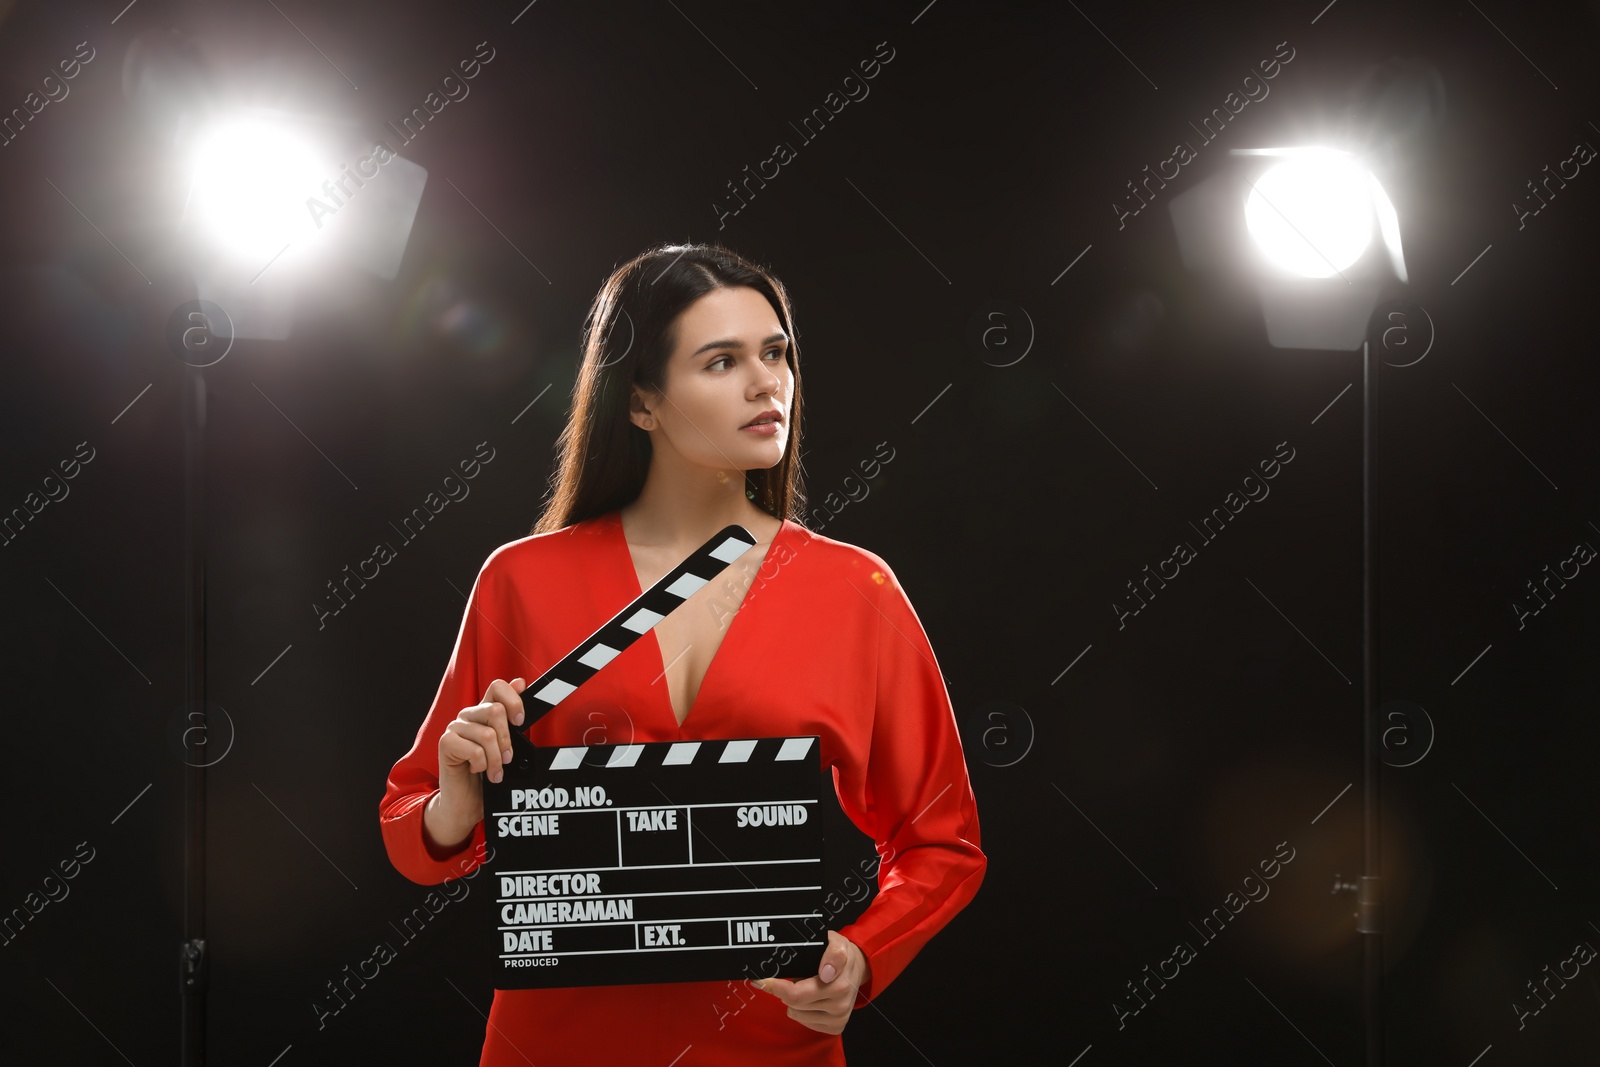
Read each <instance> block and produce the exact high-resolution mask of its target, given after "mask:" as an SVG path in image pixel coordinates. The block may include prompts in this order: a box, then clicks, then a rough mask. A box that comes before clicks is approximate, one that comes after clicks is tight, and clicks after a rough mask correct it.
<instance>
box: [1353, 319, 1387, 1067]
mask: <svg viewBox="0 0 1600 1067" xmlns="http://www.w3.org/2000/svg"><path fill="white" fill-rule="evenodd" d="M1361 352H1362V372H1361V373H1362V396H1361V675H1362V677H1361V703H1362V722H1363V734H1362V760H1361V779H1362V797H1361V802H1362V822H1363V833H1362V837H1363V849H1364V853H1365V855H1364V869H1365V872H1366V873H1365V874H1363V875H1362V877H1361V885H1360V892H1359V894H1358V896H1357V911H1356V929H1357V930H1358V931H1359V932H1360V933H1361V941H1362V991H1361V992H1362V997H1361V1001H1362V1013H1363V1016H1364V1018H1365V1026H1366V1063H1367V1067H1382V1065H1383V908H1382V896H1381V893H1380V888H1381V883H1380V882H1379V873H1380V870H1381V867H1382V853H1381V850H1380V840H1379V831H1380V829H1381V827H1380V813H1381V808H1380V807H1379V804H1378V772H1379V766H1378V756H1379V750H1378V745H1379V741H1380V735H1381V724H1380V723H1379V722H1378V718H1377V715H1378V711H1377V709H1378V491H1377V490H1378V487H1377V464H1376V456H1375V451H1374V450H1375V444H1376V442H1375V441H1374V434H1373V425H1374V421H1375V418H1376V408H1377V393H1378V365H1377V358H1376V357H1374V355H1373V352H1372V344H1371V342H1370V340H1368V341H1364V342H1362V345H1361Z"/></svg>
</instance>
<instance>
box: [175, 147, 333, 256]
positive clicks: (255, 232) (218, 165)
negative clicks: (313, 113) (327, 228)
mask: <svg viewBox="0 0 1600 1067" xmlns="http://www.w3.org/2000/svg"><path fill="white" fill-rule="evenodd" d="M191 168H192V169H191V172H190V174H191V185H190V192H189V205H188V208H189V211H191V212H193V217H194V222H195V224H196V225H197V226H199V227H200V228H201V230H202V231H203V233H204V235H205V237H206V238H207V239H208V240H209V241H210V242H211V243H212V244H213V245H214V246H215V247H216V248H217V250H218V251H219V252H221V253H222V254H224V255H226V256H228V257H229V258H231V259H234V260H237V261H240V262H243V263H253V264H256V265H257V266H261V265H265V264H266V263H268V262H269V261H270V260H271V259H272V258H273V257H274V256H276V255H278V254H279V253H280V252H282V251H283V250H284V248H285V246H288V245H292V244H304V243H306V241H307V239H308V238H309V237H310V236H311V235H312V233H313V232H314V228H313V227H312V225H311V218H310V216H309V215H308V213H307V211H306V207H305V203H306V198H307V197H308V196H311V195H314V194H315V193H316V192H317V188H318V183H319V182H320V181H322V180H323V179H324V178H325V177H326V170H327V167H326V164H325V163H324V162H322V161H319V159H318V157H317V156H316V155H315V154H314V153H313V152H312V151H311V149H310V148H309V147H308V146H307V145H306V143H305V142H304V141H303V140H302V139H301V138H299V137H297V136H296V135H295V134H294V133H293V132H291V131H290V130H289V129H288V128H286V127H285V126H284V125H282V124H280V123H276V122H273V121H272V120H270V119H268V118H265V117H262V116H240V117H237V118H234V119H230V120H228V121H227V122H224V123H221V124H219V125H218V126H216V127H214V128H213V129H211V130H210V131H208V132H207V133H205V134H204V135H202V136H201V137H199V138H198V139H197V140H196V142H195V146H194V149H193V155H192V157H191Z"/></svg>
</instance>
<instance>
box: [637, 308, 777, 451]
mask: <svg viewBox="0 0 1600 1067" xmlns="http://www.w3.org/2000/svg"><path fill="white" fill-rule="evenodd" d="M788 351H789V338H788V336H787V335H786V334H785V333H784V331H783V326H782V324H781V323H780V321H779V319H778V314H777V312H776V311H774V310H773V307H772V305H771V304H769V303H768V302H767V298H766V297H764V296H762V295H761V294H760V293H759V292H757V291H756V290H754V289H751V288H749V287H748V286H742V285H741V286H732V287H728V286H724V287H722V288H719V289H713V290H711V292H709V293H706V294H705V295H704V296H702V297H700V299H698V300H696V301H695V302H694V303H693V304H690V305H689V306H688V307H687V308H685V309H684V311H683V312H682V313H681V314H680V315H679V316H678V322H677V335H676V345H675V347H674V349H673V352H672V355H671V356H669V357H668V359H667V367H666V376H665V377H666V385H665V394H666V395H665V396H656V395H650V394H646V393H644V392H642V391H641V390H640V388H639V387H638V386H635V387H634V397H633V402H632V408H631V411H630V413H629V418H630V419H632V421H633V423H634V424H635V425H637V426H644V425H645V423H646V420H647V419H648V420H652V421H653V426H652V427H651V428H650V430H649V433H650V435H651V438H650V439H651V444H652V446H653V447H654V448H655V449H656V450H658V451H659V450H661V449H663V448H670V449H672V450H673V451H675V452H676V453H677V454H678V455H679V456H681V457H682V458H683V459H684V460H686V461H687V462H689V463H694V464H698V465H700V466H703V467H711V468H714V469H717V470H740V471H747V470H755V469H765V468H768V467H772V466H775V465H776V464H777V463H778V462H779V461H781V460H782V459H783V453H784V449H785V448H787V447H788V444H789V401H790V398H791V396H792V393H793V385H794V372H793V371H792V370H790V369H789V359H788ZM646 409H648V415H647V414H646ZM772 410H778V411H780V412H781V413H782V418H781V419H780V420H779V421H778V422H777V423H776V427H775V430H774V432H771V433H758V432H756V431H753V430H745V429H742V428H741V427H743V426H744V425H746V424H747V423H749V422H750V421H751V420H752V419H754V418H756V417H757V416H759V415H762V414H763V413H765V412H768V411H772Z"/></svg>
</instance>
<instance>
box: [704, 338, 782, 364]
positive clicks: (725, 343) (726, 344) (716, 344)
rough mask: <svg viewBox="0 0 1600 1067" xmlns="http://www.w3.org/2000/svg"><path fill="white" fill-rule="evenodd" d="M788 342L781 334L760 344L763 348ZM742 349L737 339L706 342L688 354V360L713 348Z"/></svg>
mask: <svg viewBox="0 0 1600 1067" xmlns="http://www.w3.org/2000/svg"><path fill="white" fill-rule="evenodd" d="M788 340H789V338H787V337H785V336H784V335H783V334H781V333H775V334H773V335H772V336H771V337H768V338H765V339H763V340H762V342H761V347H762V348H765V347H767V346H768V345H771V344H776V343H777V342H779V341H785V342H787V341H788ZM743 347H744V342H743V341H741V340H739V339H738V338H737V337H729V338H725V339H724V340H721V341H707V342H706V343H705V344H703V345H701V346H700V347H699V348H697V349H695V350H694V351H693V352H691V353H689V358H690V359H693V358H694V357H695V356H698V355H699V354H700V353H702V352H709V351H711V350H712V349H713V348H743Z"/></svg>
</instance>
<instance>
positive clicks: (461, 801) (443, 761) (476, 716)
mask: <svg viewBox="0 0 1600 1067" xmlns="http://www.w3.org/2000/svg"><path fill="white" fill-rule="evenodd" d="M527 687H528V683H527V681H526V680H524V679H522V678H513V679H511V681H509V682H508V681H506V680H505V679H503V678H496V679H495V680H494V681H492V682H490V683H489V688H488V689H486V690H485V691H484V694H483V703H481V704H477V705H474V706H473V707H470V708H462V709H461V713H460V714H459V715H457V716H456V717H455V718H454V719H452V720H451V721H450V724H449V725H448V726H446V727H445V728H444V733H442V734H440V735H439V794H440V803H441V804H443V805H444V806H445V807H446V808H448V809H449V810H451V811H454V812H457V813H460V814H461V815H462V816H463V817H471V818H470V820H469V822H468V825H469V826H470V825H473V824H476V823H477V821H478V820H479V819H482V818H483V782H482V780H481V779H479V778H478V774H479V772H487V773H488V775H489V780H490V781H491V782H498V781H500V779H501V777H502V776H503V775H504V773H505V772H504V771H503V770H502V769H501V768H502V767H503V766H504V765H505V764H507V763H510V762H511V759H512V755H513V753H512V751H511V729H512V727H516V726H521V725H522V721H523V709H522V696H521V693H522V691H523V690H524V689H526V688H527ZM472 816H475V817H472Z"/></svg>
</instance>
